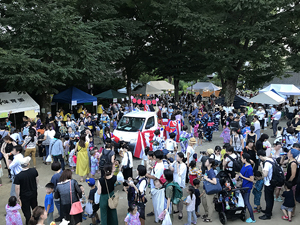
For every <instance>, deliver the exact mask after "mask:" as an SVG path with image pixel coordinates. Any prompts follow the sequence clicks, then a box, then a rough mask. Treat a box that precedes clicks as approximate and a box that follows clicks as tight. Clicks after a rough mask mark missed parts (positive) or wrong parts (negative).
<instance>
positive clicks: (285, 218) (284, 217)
mask: <svg viewBox="0 0 300 225" xmlns="http://www.w3.org/2000/svg"><path fill="white" fill-rule="evenodd" d="M281 218H282V219H283V220H288V219H289V217H288V216H282V217H281Z"/></svg>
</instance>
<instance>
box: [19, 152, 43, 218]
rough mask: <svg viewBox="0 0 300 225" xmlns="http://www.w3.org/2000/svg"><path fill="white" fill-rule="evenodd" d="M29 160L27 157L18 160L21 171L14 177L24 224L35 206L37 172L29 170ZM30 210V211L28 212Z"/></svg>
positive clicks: (32, 169) (33, 169)
mask: <svg viewBox="0 0 300 225" xmlns="http://www.w3.org/2000/svg"><path fill="white" fill-rule="evenodd" d="M30 160H31V158H30V157H29V156H27V157H25V158H22V159H20V160H19V162H20V165H21V167H22V171H21V172H20V173H19V174H17V175H16V177H15V179H14V184H15V185H16V197H17V199H18V201H19V202H20V205H21V206H22V211H23V214H24V217H25V218H26V224H28V222H29V219H30V217H31V210H33V209H34V208H35V207H36V206H37V185H38V176H39V174H38V172H37V170H36V169H35V168H29V165H30ZM30 209H31V210H30Z"/></svg>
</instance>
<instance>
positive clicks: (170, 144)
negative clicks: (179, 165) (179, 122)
mask: <svg viewBox="0 0 300 225" xmlns="http://www.w3.org/2000/svg"><path fill="white" fill-rule="evenodd" d="M175 137H176V134H175V133H170V138H169V139H167V140H166V149H167V150H168V151H169V152H170V153H171V154H173V153H174V151H177V144H176V141H174V139H175Z"/></svg>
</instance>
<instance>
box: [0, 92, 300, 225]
mask: <svg viewBox="0 0 300 225" xmlns="http://www.w3.org/2000/svg"><path fill="white" fill-rule="evenodd" d="M214 100H215V98H210V99H209V101H208V102H202V99H201V95H198V96H193V95H191V94H182V95H181V96H180V101H179V102H175V101H174V99H172V98H171V97H169V96H165V97H164V98H160V99H159V104H157V105H156V106H154V105H151V106H149V107H144V106H143V105H138V104H123V105H122V104H118V103H114V104H111V105H110V106H109V107H108V108H107V109H104V107H103V106H102V105H100V106H98V110H97V113H89V112H88V111H87V109H86V108H83V107H80V108H78V110H76V111H75V112H74V113H73V112H72V111H69V112H68V113H66V112H64V110H63V109H60V110H59V111H57V112H56V113H55V116H54V117H53V116H52V113H51V112H48V113H47V117H46V120H45V121H43V122H42V121H41V118H40V117H39V116H37V117H36V119H35V120H34V121H33V120H31V119H29V118H27V117H26V116H24V117H23V123H22V124H21V125H20V126H14V125H13V123H12V122H10V120H9V118H7V119H6V121H5V122H4V123H3V124H1V125H0V139H1V144H0V145H1V155H0V159H3V160H2V165H3V167H2V166H1V164H0V186H2V185H3V184H2V181H1V176H3V175H4V172H3V170H4V169H7V175H8V177H9V178H10V179H11V192H10V198H9V199H8V204H7V205H6V206H5V208H6V224H23V223H22V220H21V216H20V214H19V212H18V210H20V209H21V210H22V212H23V214H24V217H25V219H26V222H25V224H26V225H27V224H30V225H33V224H34V225H36V224H46V225H48V224H50V223H51V222H52V221H54V220H55V221H57V222H58V221H62V220H63V219H65V220H67V221H70V222H71V223H70V224H80V223H81V222H82V221H83V220H86V219H89V218H90V219H91V224H100V221H101V224H102V225H106V224H111V225H116V224H118V223H119V222H120V219H121V218H119V217H118V214H117V209H116V205H117V200H118V195H117V194H116V193H115V189H116V188H118V186H119V185H121V186H122V190H123V191H124V192H126V194H127V201H128V214H127V216H126V218H124V219H123V218H122V220H123V221H124V222H125V224H128V225H139V224H142V225H143V224H145V220H146V218H147V220H148V219H150V220H151V216H154V221H155V222H161V221H163V223H164V224H172V221H173V220H174V219H175V218H174V214H178V220H183V219H184V218H183V217H184V215H186V218H185V221H186V224H188V225H190V224H197V221H199V220H200V219H201V220H202V221H203V222H212V220H213V216H212V215H213V212H214V209H215V206H214V204H216V202H221V203H222V204H224V208H226V210H230V209H233V208H235V207H238V205H239V199H240V198H243V202H244V206H243V207H246V208H247V209H248V211H249V214H250V217H249V218H248V219H247V220H246V222H248V223H254V222H256V218H255V216H254V215H255V213H261V212H262V213H263V215H261V216H259V219H261V220H268V219H271V217H272V209H273V205H274V201H277V202H282V201H283V203H282V206H281V210H282V212H283V216H282V219H284V220H288V221H291V220H292V216H294V213H295V208H296V201H300V190H298V189H300V185H298V186H299V187H298V186H297V184H298V182H300V179H298V175H299V172H298V171H299V163H300V154H299V153H300V142H299V141H300V132H299V131H300V119H299V110H298V107H296V108H295V109H294V110H293V112H292V113H291V112H290V111H289V108H288V107H289V105H288V104H286V105H280V106H277V107H275V106H272V105H269V106H265V105H252V104H250V105H248V106H246V105H245V106H244V105H243V106H240V107H239V109H236V108H235V107H234V106H233V104H232V105H230V106H227V105H226V104H224V105H223V106H220V105H219V106H218V105H216V104H215V103H214ZM144 110H149V111H154V112H156V114H157V120H158V124H159V127H157V130H156V131H155V132H154V138H153V140H152V144H153V146H152V148H151V149H150V146H146V147H145V151H144V152H145V155H144V156H143V157H142V161H139V162H140V163H141V164H139V165H138V166H137V167H136V170H137V174H138V176H137V177H133V168H134V167H135V166H134V160H133V154H132V152H131V151H130V148H129V146H128V143H126V142H124V141H122V140H118V142H119V143H118V147H116V146H115V143H116V139H117V138H118V137H116V136H114V135H113V133H112V131H113V130H114V129H116V127H117V123H118V121H120V120H121V119H122V117H123V116H124V115H126V114H127V113H129V112H132V111H144ZM283 114H284V115H283ZM283 116H286V117H287V118H288V120H287V123H286V127H281V126H279V120H280V119H281V118H282V117H283ZM178 121H180V122H181V123H180V129H177V128H176V126H178V125H177V122H178ZM18 127H19V128H18ZM268 127H270V128H271V129H272V134H273V135H272V138H274V139H275V141H274V142H273V143H270V138H269V136H268V135H267V134H266V133H265V130H266V129H267V128H268ZM160 128H164V129H165V131H164V132H163V134H162V132H161V129H160ZM218 131H220V133H221V134H220V137H222V138H223V145H221V146H219V145H213V134H214V133H215V132H218ZM165 133H166V135H164V134H165ZM177 137H178V138H177ZM99 140H100V141H99ZM203 141H205V142H208V143H209V145H211V146H212V148H209V149H207V150H205V151H204V150H201V151H200V152H196V147H197V146H201V145H202V144H203ZM96 142H100V144H96ZM36 156H39V157H40V158H41V160H42V161H43V163H44V164H45V166H47V165H50V164H51V169H52V171H53V173H54V174H53V176H52V177H49V183H47V184H46V185H45V192H46V193H45V201H44V205H43V206H38V200H37V186H38V183H39V179H38V177H39V173H38V171H37V169H36V160H37V159H36ZM31 162H32V166H30V165H31ZM0 163H1V161H0ZM284 170H286V174H285V175H283V174H284V173H283V171H284ZM74 173H75V174H77V175H78V176H80V180H79V181H77V180H75V179H74V178H73V177H72V175H73V174H74ZM40 175H42V174H40ZM281 175H282V176H281ZM96 177H100V178H99V179H96ZM81 182H87V184H88V186H89V187H90V190H89V194H88V196H86V195H85V193H86V192H85V190H84V188H83V186H82V184H80V183H81ZM6 185H7V184H4V186H6ZM209 185H210V187H211V186H218V185H220V186H221V188H222V190H227V193H231V192H230V191H231V190H235V189H238V188H246V191H243V192H241V193H240V195H239V194H228V195H226V194H225V193H224V194H221V195H220V192H214V193H211V192H209V190H208V186H209ZM148 188H149V190H150V196H149V194H147V189H148ZM228 190H229V192H228ZM263 190H264V196H265V202H266V204H265V205H266V208H265V209H262V207H261V195H262V192H263ZM184 191H186V192H187V197H186V198H184V197H183V196H184V195H186V194H184V193H183V192H184ZM232 193H233V192H232ZM225 195H226V196H225ZM241 196H242V197H241ZM147 198H148V200H149V199H150V198H151V199H152V205H150V204H149V203H148V204H147V202H148V200H147ZM250 198H254V204H255V207H253V206H252V205H251V204H250V200H249V199H250ZM200 204H202V206H203V208H204V212H201V214H200ZM54 205H55V207H54ZM146 205H147V208H148V209H149V208H150V209H151V212H150V213H148V214H147V215H146V210H145V209H146ZM184 205H185V206H186V212H187V213H186V214H185V213H184ZM54 208H56V209H57V211H58V214H59V217H58V218H55V219H54V218H53V213H54V210H55V209H54ZM99 209H100V214H99ZM99 215H100V216H99ZM118 221H119V222H118ZM120 223H121V222H120Z"/></svg>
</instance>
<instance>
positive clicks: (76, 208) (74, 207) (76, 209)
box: [70, 180, 83, 215]
mask: <svg viewBox="0 0 300 225" xmlns="http://www.w3.org/2000/svg"><path fill="white" fill-rule="evenodd" d="M71 182H72V180H70V197H71V210H70V215H77V214H80V213H82V212H83V209H82V206H81V203H80V201H78V202H74V203H72V187H71Z"/></svg>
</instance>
